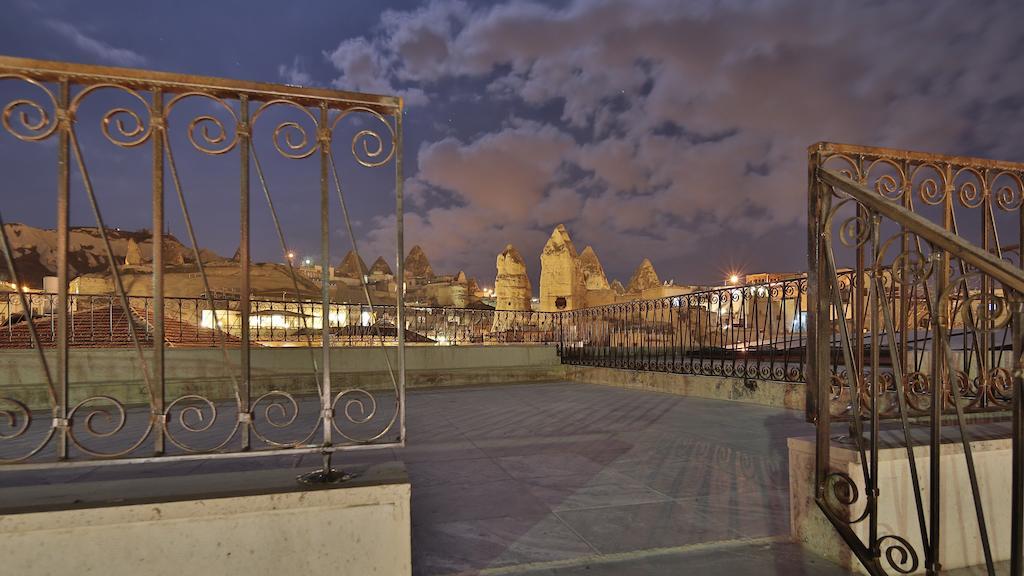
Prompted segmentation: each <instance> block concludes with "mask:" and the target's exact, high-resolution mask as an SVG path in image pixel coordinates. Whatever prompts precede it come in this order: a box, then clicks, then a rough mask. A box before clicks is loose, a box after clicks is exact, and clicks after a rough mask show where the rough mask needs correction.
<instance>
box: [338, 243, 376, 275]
mask: <svg viewBox="0 0 1024 576" xmlns="http://www.w3.org/2000/svg"><path fill="white" fill-rule="evenodd" d="M368 272H369V270H368V269H367V268H366V262H363V259H362V258H360V257H359V255H358V254H356V253H355V251H354V250H349V251H348V254H345V258H344V259H343V260H342V261H341V264H339V265H338V267H337V268H336V269H335V270H334V275H335V276H341V277H344V278H356V279H359V278H362V277H363V276H365V275H367V274H368Z"/></svg>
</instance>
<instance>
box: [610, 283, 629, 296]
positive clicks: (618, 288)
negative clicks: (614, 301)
mask: <svg viewBox="0 0 1024 576" xmlns="http://www.w3.org/2000/svg"><path fill="white" fill-rule="evenodd" d="M612 291H613V292H615V293H616V294H618V295H619V296H621V295H623V294H625V293H626V287H625V286H623V285H622V282H619V281H618V280H614V281H612Z"/></svg>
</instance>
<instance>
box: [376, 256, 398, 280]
mask: <svg viewBox="0 0 1024 576" xmlns="http://www.w3.org/2000/svg"><path fill="white" fill-rule="evenodd" d="M394 275H395V273H394V272H392V271H391V266H390V265H389V264H388V261H387V260H385V259H384V257H383V256H378V257H377V259H376V260H374V261H373V266H370V276H394Z"/></svg>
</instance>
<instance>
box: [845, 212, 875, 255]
mask: <svg viewBox="0 0 1024 576" xmlns="http://www.w3.org/2000/svg"><path fill="white" fill-rule="evenodd" d="M871 229H872V228H871V219H870V218H869V217H867V216H866V215H859V214H858V215H855V216H851V217H849V218H847V219H846V220H844V221H843V223H842V224H840V225H839V241H840V242H842V243H843V245H844V246H849V247H850V248H857V247H860V246H863V245H864V244H865V243H866V242H867V241H868V240H869V239H871Z"/></svg>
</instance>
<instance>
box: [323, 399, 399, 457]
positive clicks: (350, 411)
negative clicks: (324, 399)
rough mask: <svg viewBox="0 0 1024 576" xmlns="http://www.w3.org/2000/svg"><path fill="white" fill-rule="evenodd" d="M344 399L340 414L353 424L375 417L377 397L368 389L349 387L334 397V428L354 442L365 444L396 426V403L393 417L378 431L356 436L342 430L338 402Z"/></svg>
mask: <svg viewBox="0 0 1024 576" xmlns="http://www.w3.org/2000/svg"><path fill="white" fill-rule="evenodd" d="M343 399H344V401H345V404H344V409H343V410H341V411H340V414H341V415H343V416H344V419H345V421H347V422H349V423H351V424H367V423H369V422H370V421H371V420H372V419H373V418H374V416H376V415H377V399H376V398H375V397H374V396H373V394H371V393H369V392H367V391H366V390H363V389H362V388H349V389H346V390H342V391H341V392H339V393H338V394H337V395H336V396H335V397H334V401H333V402H332V403H331V407H332V408H333V409H334V414H335V417H334V419H333V420H332V422H331V425H332V426H333V427H334V430H336V431H337V432H338V434H341V435H342V436H344V437H345V438H346V439H348V440H350V441H352V442H358V443H363V444H365V443H369V442H373V441H374V440H377V439H379V438H381V437H382V436H384V435H385V434H387V432H388V431H389V430H391V428H392V426H394V423H395V421H396V419H397V418H398V412H399V409H398V408H399V407H398V406H397V405H396V406H395V410H394V413H393V414H392V416H391V418H390V419H389V420H388V421H386V422H385V423H384V425H383V426H382V427H381V428H380V429H379V430H378V431H377V432H376V433H371V434H369V435H365V436H363V437H356V436H354V435H353V434H351V433H350V432H346V431H344V430H342V428H341V426H339V418H338V414H339V411H338V403H339V402H341V401H342V400H343Z"/></svg>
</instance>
